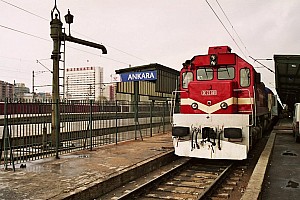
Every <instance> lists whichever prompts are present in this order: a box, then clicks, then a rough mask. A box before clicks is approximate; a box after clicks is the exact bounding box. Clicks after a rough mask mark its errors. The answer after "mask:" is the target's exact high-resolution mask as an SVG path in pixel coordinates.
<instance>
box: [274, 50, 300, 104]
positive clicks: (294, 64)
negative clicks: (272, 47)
mask: <svg viewBox="0 0 300 200" xmlns="http://www.w3.org/2000/svg"><path fill="white" fill-rule="evenodd" d="M274 61H275V82H276V91H277V94H278V95H279V98H280V100H281V102H282V103H284V104H287V105H288V106H289V108H293V105H294V104H295V103H297V102H300V95H299V94H300V55H274Z"/></svg>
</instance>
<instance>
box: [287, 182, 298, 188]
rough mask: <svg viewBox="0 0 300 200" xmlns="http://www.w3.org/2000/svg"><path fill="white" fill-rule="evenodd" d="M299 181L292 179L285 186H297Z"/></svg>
mask: <svg viewBox="0 0 300 200" xmlns="http://www.w3.org/2000/svg"><path fill="white" fill-rule="evenodd" d="M298 186H299V183H297V182H294V181H289V182H288V184H287V186H286V187H291V188H298Z"/></svg>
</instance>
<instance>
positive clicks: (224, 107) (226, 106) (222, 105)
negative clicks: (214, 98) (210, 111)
mask: <svg viewBox="0 0 300 200" xmlns="http://www.w3.org/2000/svg"><path fill="white" fill-rule="evenodd" d="M220 107H221V108H222V109H224V110H225V109H227V108H228V104H227V103H226V102H222V103H221V105H220Z"/></svg>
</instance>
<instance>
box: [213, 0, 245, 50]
mask: <svg viewBox="0 0 300 200" xmlns="http://www.w3.org/2000/svg"><path fill="white" fill-rule="evenodd" d="M216 2H217V4H218V6H219V8H220V9H221V10H222V12H223V14H224V16H225V17H226V19H227V21H228V23H229V24H230V26H231V28H232V29H233V31H234V32H235V34H236V35H237V37H238V39H239V40H240V42H241V43H242V45H243V46H244V48H245V51H246V52H248V54H250V53H249V51H248V50H247V48H246V45H245V44H244V42H243V41H242V39H241V37H240V36H239V34H238V33H237V31H236V30H235V28H234V27H233V25H232V23H231V21H230V20H229V18H228V16H227V14H226V13H225V11H224V9H223V8H222V6H221V5H220V3H219V1H218V0H216Z"/></svg>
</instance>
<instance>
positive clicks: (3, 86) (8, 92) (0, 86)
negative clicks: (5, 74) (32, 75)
mask: <svg viewBox="0 0 300 200" xmlns="http://www.w3.org/2000/svg"><path fill="white" fill-rule="evenodd" d="M14 90H15V86H14V85H13V84H11V83H7V82H4V81H0V100H1V101H4V100H5V98H9V99H13V98H14V94H15V93H14Z"/></svg>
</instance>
